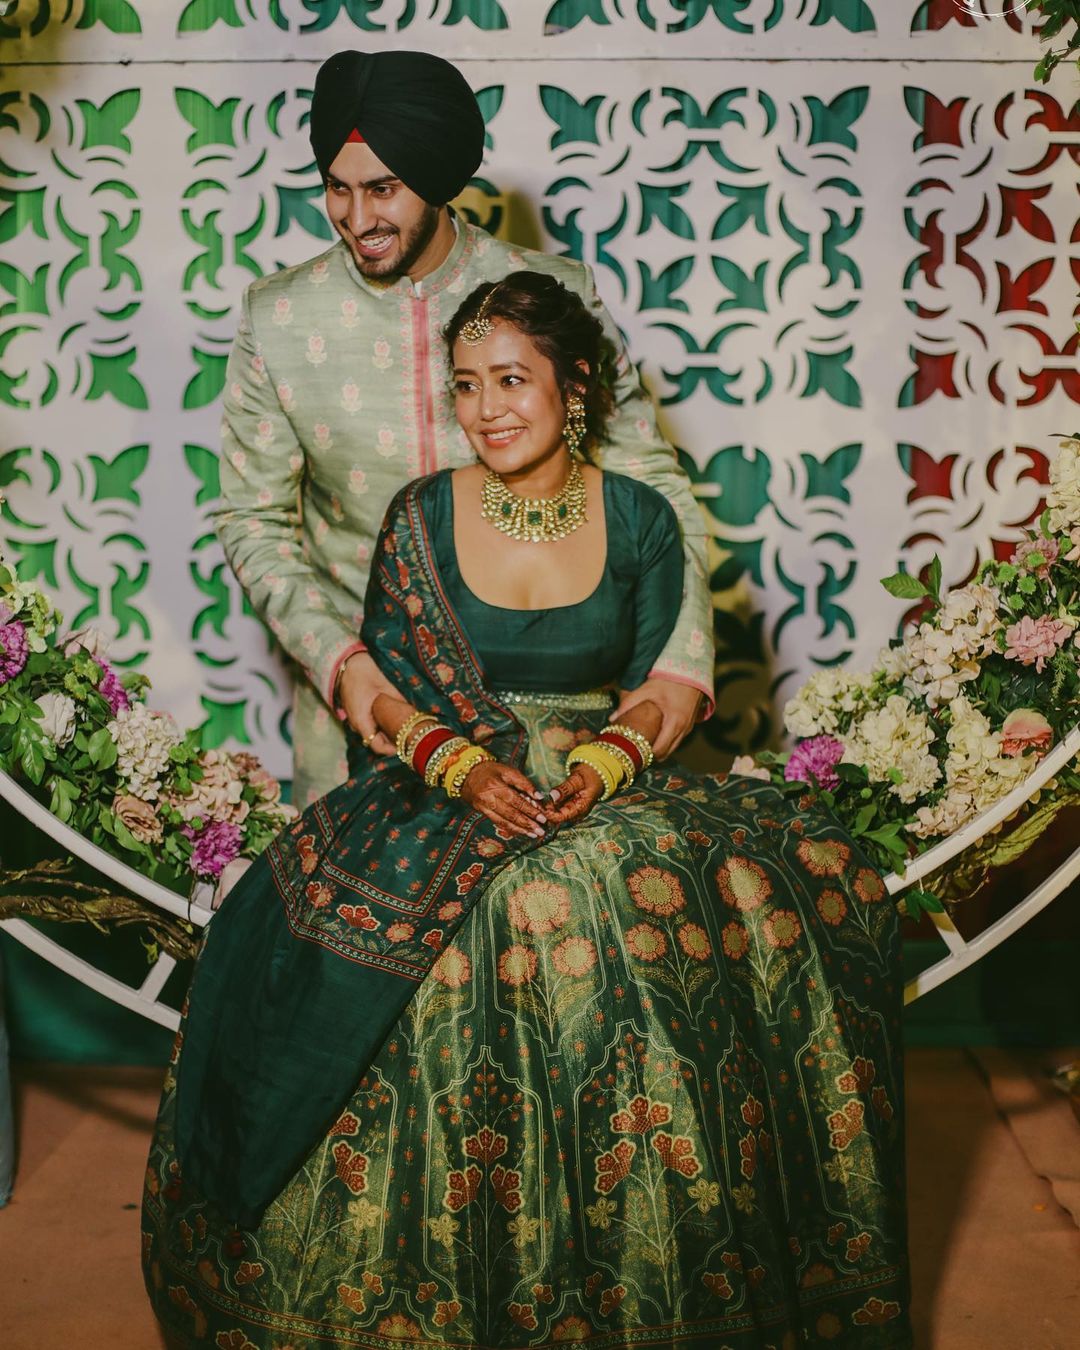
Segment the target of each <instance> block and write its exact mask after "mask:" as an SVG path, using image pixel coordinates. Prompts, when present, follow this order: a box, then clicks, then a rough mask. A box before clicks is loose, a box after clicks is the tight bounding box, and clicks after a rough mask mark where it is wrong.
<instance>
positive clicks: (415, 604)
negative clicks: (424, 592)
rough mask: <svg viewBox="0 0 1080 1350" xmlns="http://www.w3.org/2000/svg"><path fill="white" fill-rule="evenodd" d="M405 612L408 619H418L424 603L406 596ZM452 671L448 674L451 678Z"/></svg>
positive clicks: (417, 598)
mask: <svg viewBox="0 0 1080 1350" xmlns="http://www.w3.org/2000/svg"><path fill="white" fill-rule="evenodd" d="M405 612H406V613H407V614H408V615H409V616H410V618H413V619H415V618H418V617H419V616H420V615H421V614H423V612H424V602H423V600H421V599H420V597H419V596H418V595H407V596H406V597H405ZM453 673H454V672H453V671H451V672H450V674H451V676H452V675H453Z"/></svg>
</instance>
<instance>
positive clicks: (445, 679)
mask: <svg viewBox="0 0 1080 1350" xmlns="http://www.w3.org/2000/svg"><path fill="white" fill-rule="evenodd" d="M435 674H436V675H437V676H438V678H439V683H440V684H450V682H451V681H452V680H453V678H454V667H453V666H448V665H447V664H446V662H445V661H440V662H438V664H437V665H436V667H435Z"/></svg>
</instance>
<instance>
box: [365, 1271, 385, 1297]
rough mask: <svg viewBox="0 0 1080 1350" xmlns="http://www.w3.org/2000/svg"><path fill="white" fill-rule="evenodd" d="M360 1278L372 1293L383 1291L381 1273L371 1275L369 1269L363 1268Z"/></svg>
mask: <svg viewBox="0 0 1080 1350" xmlns="http://www.w3.org/2000/svg"><path fill="white" fill-rule="evenodd" d="M360 1278H361V1279H362V1280H363V1281H364V1283H365V1284H366V1285H367V1287H368V1288H369V1289H370V1290H371V1292H372V1293H373V1294H381V1293H383V1278H382V1276H381V1275H373V1274H372V1273H371V1271H370V1270H365V1271H364V1273H363V1275H361V1276H360Z"/></svg>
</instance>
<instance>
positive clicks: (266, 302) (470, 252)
mask: <svg viewBox="0 0 1080 1350" xmlns="http://www.w3.org/2000/svg"><path fill="white" fill-rule="evenodd" d="M310 132H311V144H312V149H313V150H314V153H315V160H316V163H317V164H318V167H319V171H320V173H321V174H322V175H323V178H324V181H325V184H326V209H327V213H328V215H329V217H330V220H331V223H332V224H333V226H334V228H335V229H336V230H337V232H338V234H339V235H340V241H339V242H338V243H335V244H334V246H333V247H332V248H330V249H328V250H327V251H326V252H325V253H323V254H322V255H321V256H320V257H318V258H315V259H313V260H311V261H309V262H306V263H301V264H299V265H298V266H296V267H292V268H287V269H285V270H284V271H281V272H277V273H274V274H273V275H270V276H266V277H263V278H262V279H260V280H259V281H256V282H255V283H254V284H253V285H252V286H250V287H249V288H248V291H247V293H246V294H245V296H244V301H243V311H242V316H241V320H240V326H239V330H238V333H237V337H236V342H235V344H234V346H233V351H232V355H231V357H230V361H229V370H228V375H227V377H226V394H225V420H224V428H223V452H222V465H221V489H222V497H223V507H222V509H221V510H220V511H219V512H218V516H217V528H218V533H219V535H220V537H221V541H222V543H223V545H224V547H225V553H226V556H227V557H228V559H229V562H230V564H231V565H232V567H233V569H234V570H235V572H236V574H237V576H238V578H239V580H240V583H241V585H242V586H243V587H244V589H245V590H246V591H247V593H248V595H249V597H250V599H251V602H252V604H253V605H254V607H255V609H256V610H257V612H258V613H259V614H260V615H261V616H262V617H263V619H264V620H265V621H266V623H267V624H269V626H270V628H271V629H272V631H273V632H274V633H275V634H276V636H277V638H278V640H279V641H280V642H281V644H282V646H283V647H284V648H285V650H286V651H287V652H288V653H289V654H290V655H291V656H292V657H293V658H294V659H295V660H296V661H298V662H299V663H300V665H301V667H302V668H303V670H304V672H305V674H306V676H307V679H306V680H305V681H298V683H297V688H296V693H295V703H294V724H293V725H294V746H295V780H294V788H293V800H294V801H295V802H296V803H297V804H298V805H300V806H303V805H305V804H307V803H308V802H310V801H313V800H314V799H315V798H316V797H318V796H321V795H322V794H323V793H325V792H327V791H329V790H330V789H331V788H332V787H334V786H335V785H336V784H337V783H339V782H342V781H343V780H344V778H345V776H346V767H345V748H344V734H343V730H342V727H341V725H340V722H339V718H340V719H342V720H345V721H347V722H348V723H349V725H350V726H351V727H352V728H353V729H354V730H355V731H357V732H358V733H359V734H360V736H362V737H363V739H364V741H365V742H366V743H367V744H369V745H370V747H371V749H372V750H373V751H375V752H377V753H388V752H390V751H391V750H392V748H393V747H392V746H390V745H389V744H388V743H387V742H386V740H385V738H384V737H383V736H381V735H377V734H376V729H375V725H374V720H373V717H372V704H373V703H374V701H375V698H376V696H377V695H378V693H379V692H380V691H382V690H385V689H387V688H388V686H387V684H386V681H385V680H384V679H383V677H382V675H381V674H380V672H379V670H378V668H377V667H376V665H375V663H374V661H372V659H371V658H370V657H369V656H368V655H367V654H366V653H365V652H364V650H363V647H362V646H361V644H360V643H359V642H358V641H357V634H358V632H359V629H360V623H361V618H362V611H363V600H364V592H365V589H366V586H367V579H368V570H369V567H370V561H371V555H372V550H373V546H374V542H375V539H376V537H377V534H378V530H379V526H380V523H381V521H382V517H383V513H384V512H385V509H386V507H387V505H388V503H389V501H390V499H391V497H392V496H393V495H394V493H395V492H396V491H397V490H398V489H399V488H400V487H402V486H403V485H404V484H405V483H406V482H407V481H409V480H410V479H412V478H415V477H417V476H420V475H423V474H427V473H431V472H433V471H435V470H436V469H441V468H446V467H456V466H458V465H462V464H466V463H469V462H470V461H471V459H472V455H471V453H470V451H469V447H468V443H467V441H466V440H465V437H464V435H463V434H462V433H461V432H460V430H459V429H458V427H457V423H456V422H455V420H454V416H453V410H452V404H451V398H450V392H449V377H448V370H447V365H446V358H445V352H444V344H443V341H442V336H441V334H442V329H443V327H444V325H445V324H446V322H447V320H448V319H449V318H450V316H451V315H452V314H453V312H454V310H455V309H456V308H457V306H458V304H459V303H460V302H461V300H462V299H463V298H464V297H465V296H466V295H468V294H469V292H470V291H472V289H473V288H474V287H475V286H477V285H479V284H480V282H482V281H493V280H497V279H499V278H500V277H503V276H506V275H507V274H508V273H510V272H513V271H517V270H519V269H521V268H534V269H536V270H537V271H543V272H548V273H550V274H552V275H554V276H556V277H558V279H559V280H560V281H562V282H563V283H564V284H565V285H566V286H568V287H570V288H572V289H573V290H575V291H576V292H578V293H579V294H580V295H582V296H583V297H584V298H585V299H586V301H587V303H588V304H589V305H590V306H591V307H592V308H593V309H594V310H595V311H596V313H597V314H598V315H599V317H600V318H601V319H602V320H603V322H604V326H605V328H606V330H607V332H608V334H609V336H610V337H611V339H612V341H613V342H614V343H615V344H616V347H617V349H618V353H619V363H618V368H619V378H618V384H617V386H616V398H617V403H618V411H617V414H616V416H615V418H614V419H613V423H612V426H611V437H612V439H611V443H610V444H609V445H608V446H606V447H605V449H604V455H603V461H604V465H605V467H606V468H609V469H612V470H615V471H619V472H624V473H629V474H632V475H633V476H635V477H637V478H640V479H642V480H643V481H644V482H647V483H650V484H651V485H652V486H654V487H656V488H658V489H659V490H660V491H662V492H663V493H664V494H665V495H666V496H667V497H668V499H669V500H670V501H671V503H672V505H673V506H674V507H675V510H676V512H677V513H678V515H679V518H680V521H681V523H682V528H683V533H684V538H685V545H686V554H687V571H686V584H685V588H684V598H683V605H682V609H681V611H680V615H679V621H678V624H677V625H676V628H675V631H674V633H673V635H672V638H671V640H670V642H669V643H668V645H667V647H666V648H665V650H664V652H663V653H662V655H661V657H660V659H659V661H658V662H657V665H656V668H655V670H654V671H653V672H652V673H651V674H650V678H649V679H648V681H647V682H646V683H645V684H644V685H643V686H641V688H640V689H638V690H636V691H634V694H633V695H632V696H631V697H630V698H628V699H627V700H626V702H625V703H624V704H623V705H622V707H621V709H620V710H619V711H620V712H625V711H626V710H628V709H629V708H630V707H631V706H633V704H634V703H635V702H638V701H640V700H641V699H643V698H651V699H652V700H653V701H654V702H656V703H657V704H658V706H659V707H660V709H661V711H662V712H663V714H664V722H663V727H662V730H661V733H660V737H659V740H658V743H657V750H658V753H659V754H661V755H663V754H667V753H669V752H670V751H671V749H672V748H674V746H675V745H677V744H678V742H679V741H680V740H682V738H683V737H684V736H685V735H686V734H687V732H688V731H689V730H690V728H691V726H692V725H693V723H694V720H695V718H696V716H697V714H698V711H699V707H700V705H701V701H702V697H704V699H705V700H706V703H707V704H710V705H711V698H712V648H711V640H710V636H709V635H710V634H711V631H712V622H711V605H710V598H709V591H708V585H707V582H706V580H705V567H704V556H705V546H704V526H703V522H702V518H701V515H700V512H699V510H698V508H697V505H696V503H695V502H694V500H693V497H692V495H691V492H690V487H689V483H688V482H687V480H686V478H685V475H683V473H682V471H681V470H680V469H679V468H678V464H677V461H676V459H675V456H674V453H673V452H672V450H671V448H670V447H669V446H668V445H666V444H665V443H664V441H663V440H661V439H660V437H659V434H658V432H657V430H656V425H655V420H654V418H653V413H652V408H651V406H650V404H649V402H648V400H647V399H646V397H645V395H644V394H643V392H642V390H641V387H640V385H639V384H638V382H637V380H636V378H635V375H634V372H633V368H632V367H631V366H630V363H629V361H628V360H627V358H626V355H625V352H624V351H623V349H622V344H621V342H620V340H619V337H618V333H617V330H616V328H615V325H614V323H613V321H612V320H611V317H610V316H609V315H608V314H607V312H606V311H605V310H604V309H603V306H602V305H601V302H600V300H599V298H598V297H597V295H596V291H595V287H594V285H593V281H592V276H591V274H590V272H589V270H588V268H586V267H585V266H583V265H582V264H581V263H578V262H574V261H572V260H570V259H566V258H556V257H549V256H547V255H545V254H540V253H533V252H529V251H524V250H520V249H515V248H514V247H513V246H512V245H509V244H504V243H502V242H500V241H499V240H497V239H494V238H492V236H490V235H489V234H487V233H486V232H485V231H483V230H480V229H477V228H476V227H474V226H472V225H469V224H467V223H466V222H465V221H463V220H462V219H461V218H460V217H458V216H457V215H456V214H455V213H454V212H453V211H452V210H451V209H450V208H449V207H448V206H447V205H446V204H447V203H448V202H449V201H450V200H451V199H452V198H454V197H455V196H457V195H458V193H460V192H461V190H462V189H463V188H464V187H465V185H466V183H467V182H468V181H469V179H470V177H471V176H472V175H473V173H474V172H475V171H476V169H477V168H478V167H479V164H480V160H481V158H482V155H483V147H484V122H483V118H482V116H481V113H480V109H479V107H478V105H477V102H476V99H475V97H474V95H473V93H472V91H471V89H470V88H469V86H468V84H467V83H466V81H465V79H464V77H463V76H462V75H461V74H460V73H459V72H458V71H457V70H456V69H455V68H454V67H453V66H451V65H450V64H449V63H448V62H446V61H443V60H441V59H440V58H438V57H434V56H429V55H426V54H424V53H420V52H381V53H378V54H376V55H365V54H362V53H360V52H352V51H346V52H338V53H337V54H336V55H335V56H332V57H330V59H329V60H328V61H326V62H325V63H324V64H323V66H322V67H321V68H320V70H319V73H318V76H317V77H316V81H315V92H314V97H313V99H312V105H311V125H310ZM335 714H336V715H335Z"/></svg>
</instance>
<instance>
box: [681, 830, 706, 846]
mask: <svg viewBox="0 0 1080 1350" xmlns="http://www.w3.org/2000/svg"><path fill="white" fill-rule="evenodd" d="M686 837H687V839H688V840H689V841H690V843H691V844H697V845H698V846H699V847H700V848H708V847H709V846H710V845H711V844H712V835H709V834H702V832H701V831H700V830H687V831H686Z"/></svg>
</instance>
